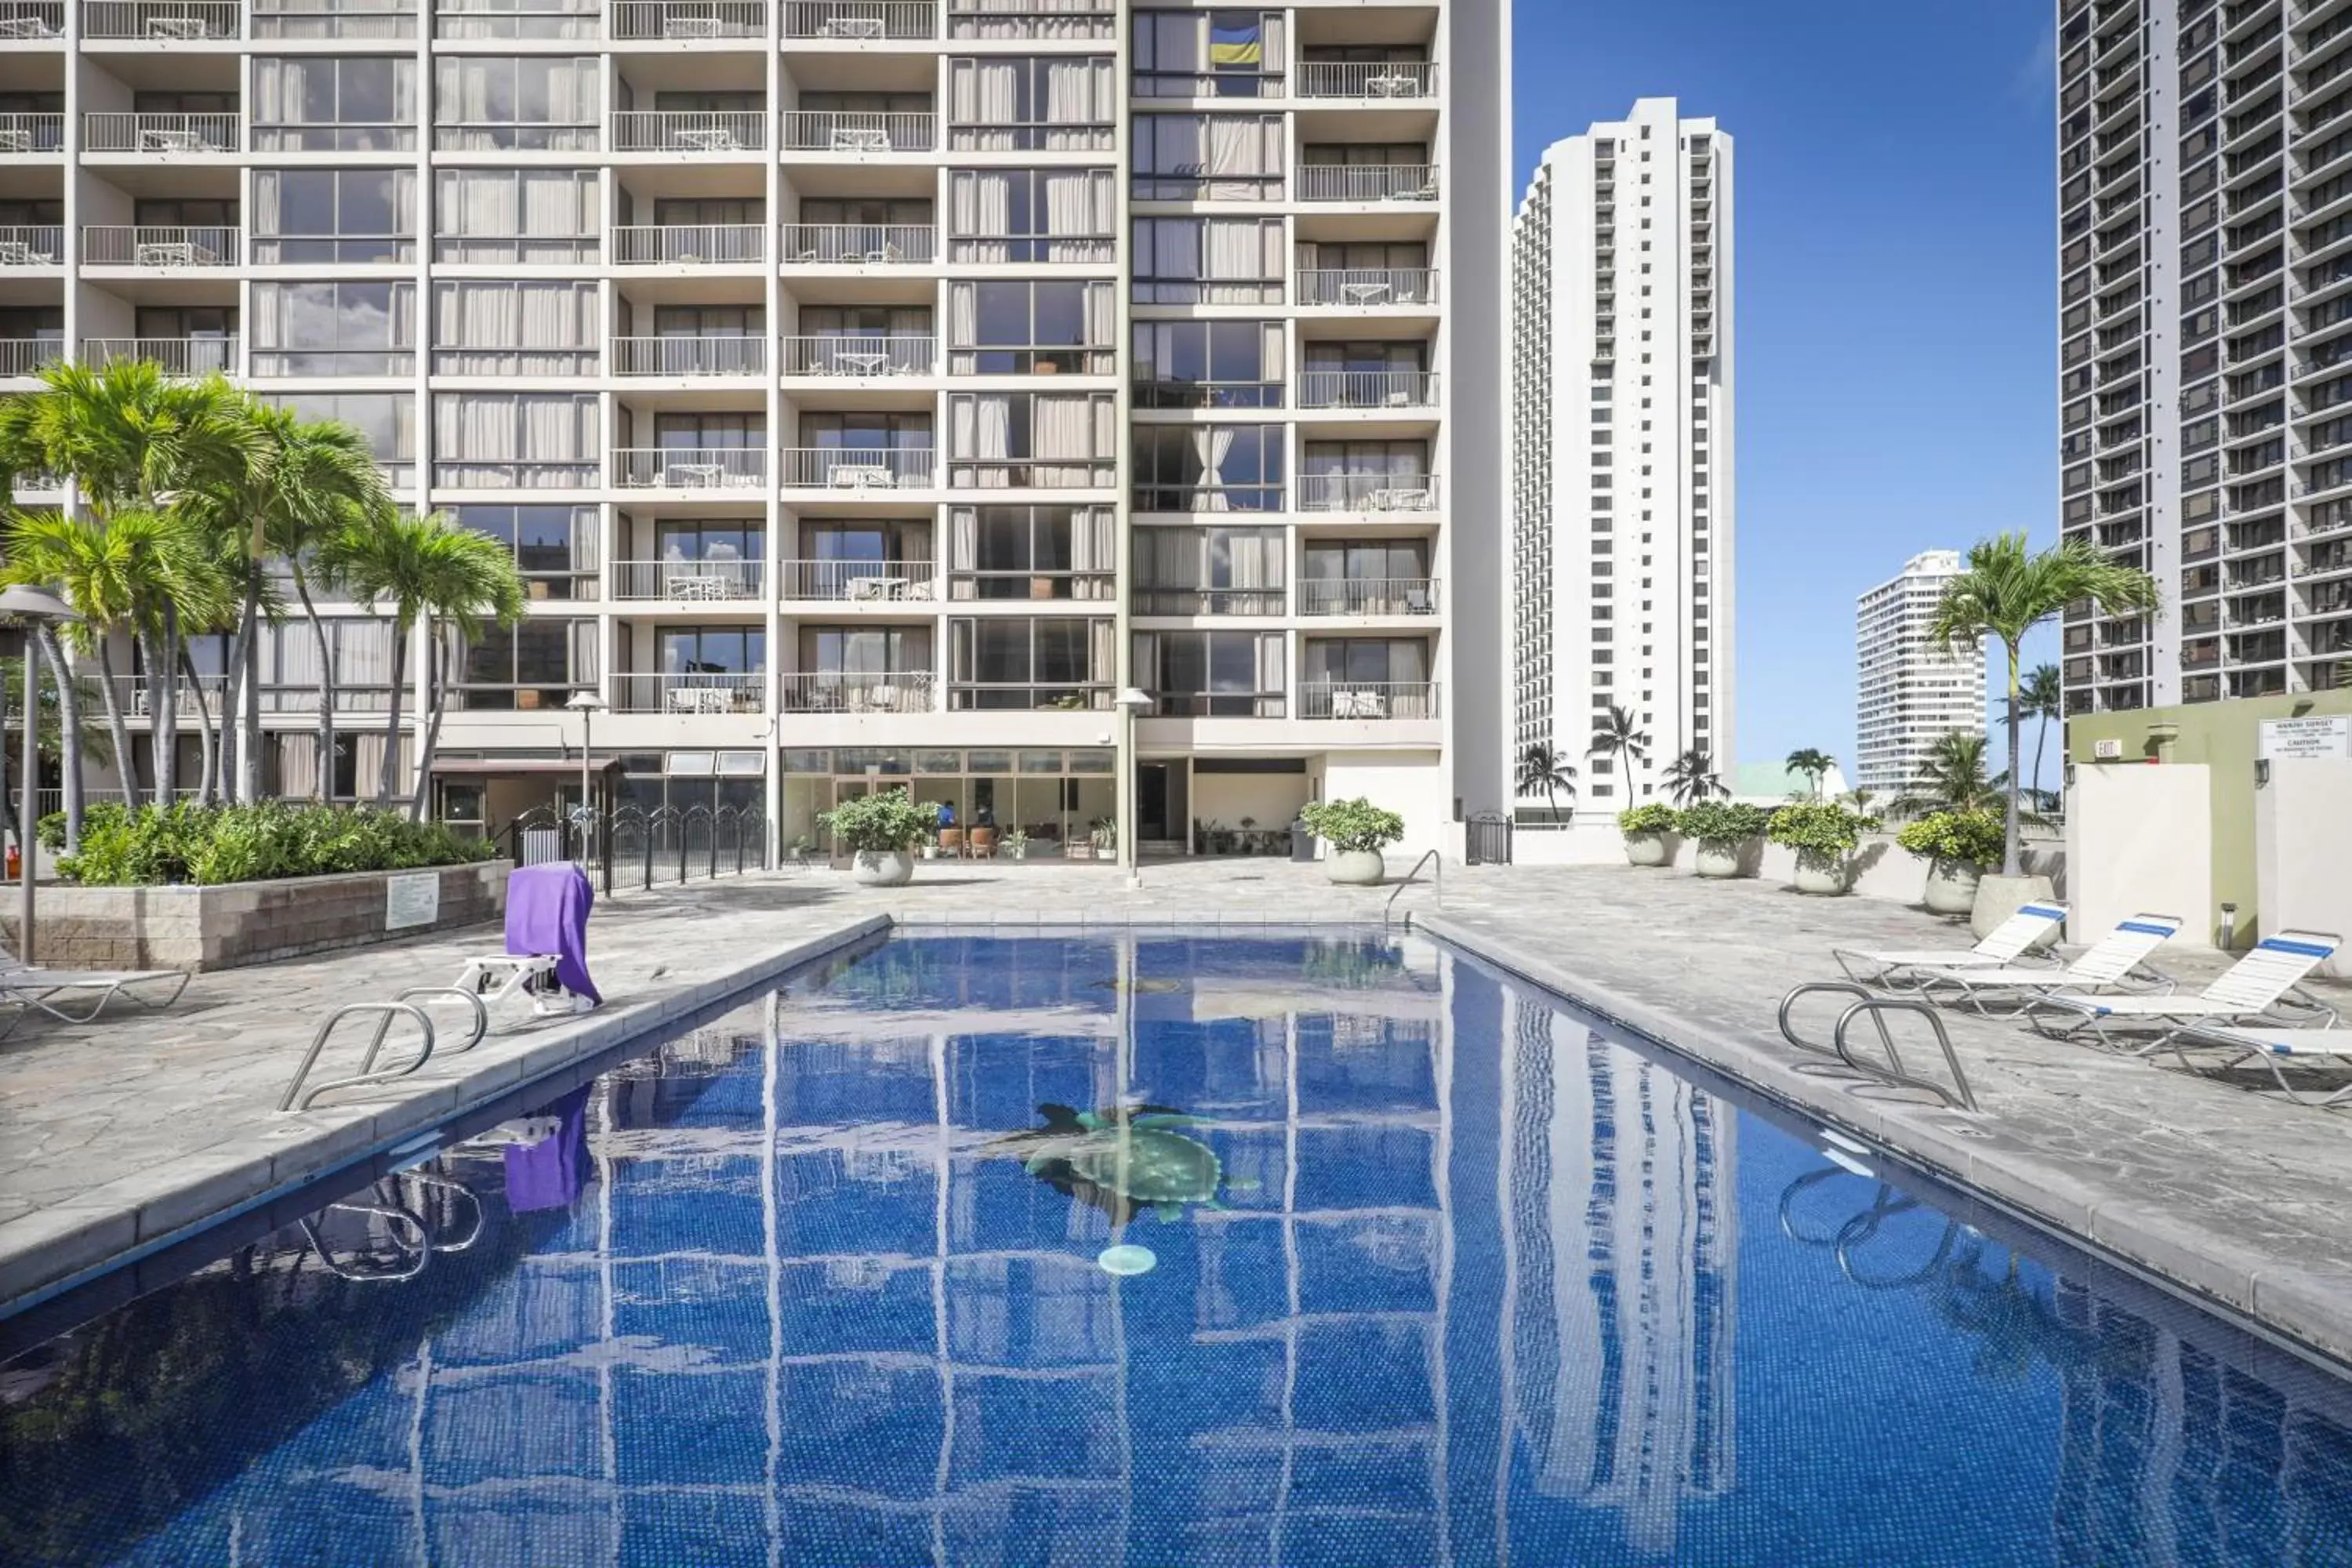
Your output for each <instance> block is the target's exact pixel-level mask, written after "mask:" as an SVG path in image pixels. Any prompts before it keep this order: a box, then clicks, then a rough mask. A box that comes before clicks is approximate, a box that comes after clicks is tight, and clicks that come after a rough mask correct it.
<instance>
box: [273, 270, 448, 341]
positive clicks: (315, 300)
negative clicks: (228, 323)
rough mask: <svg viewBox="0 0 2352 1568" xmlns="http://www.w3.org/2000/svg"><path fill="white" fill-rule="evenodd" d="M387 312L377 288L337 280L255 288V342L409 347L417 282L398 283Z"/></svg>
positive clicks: (414, 315) (414, 336)
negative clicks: (378, 298) (379, 297)
mask: <svg viewBox="0 0 2352 1568" xmlns="http://www.w3.org/2000/svg"><path fill="white" fill-rule="evenodd" d="M390 301H391V310H390V313H389V314H388V315H387V314H386V313H385V311H384V310H383V307H382V304H381V303H380V301H379V300H377V299H376V296H375V291H374V289H373V288H372V287H366V286H351V287H344V286H339V285H337V284H333V283H273V282H262V283H256V284H255V285H254V286H253V316H252V321H253V346H254V347H255V348H256V349H263V350H286V349H311V350H320V349H409V348H415V346H416V285H415V284H414V283H394V284H393V285H392V286H391V289H390Z"/></svg>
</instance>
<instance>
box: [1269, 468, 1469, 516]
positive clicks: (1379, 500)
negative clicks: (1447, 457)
mask: <svg viewBox="0 0 2352 1568" xmlns="http://www.w3.org/2000/svg"><path fill="white" fill-rule="evenodd" d="M1297 495H1298V500H1297V505H1298V510H1301V511H1433V510H1436V507H1437V496H1438V487H1437V476H1436V475H1434V474H1396V473H1371V474H1302V475H1300V476H1299V479H1298V491H1297Z"/></svg>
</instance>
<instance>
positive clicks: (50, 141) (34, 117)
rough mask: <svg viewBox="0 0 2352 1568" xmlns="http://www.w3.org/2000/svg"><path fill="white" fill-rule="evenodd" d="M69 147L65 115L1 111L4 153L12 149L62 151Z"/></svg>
mask: <svg viewBox="0 0 2352 1568" xmlns="http://www.w3.org/2000/svg"><path fill="white" fill-rule="evenodd" d="M65 147H66V117H65V116H64V115H62V114H0V157H5V156H7V155H9V154H11V153H62V152H64V151H65Z"/></svg>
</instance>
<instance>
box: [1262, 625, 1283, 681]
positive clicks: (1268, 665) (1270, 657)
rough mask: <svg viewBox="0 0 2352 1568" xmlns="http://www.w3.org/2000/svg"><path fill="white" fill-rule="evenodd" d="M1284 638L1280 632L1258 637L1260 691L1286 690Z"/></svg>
mask: <svg viewBox="0 0 2352 1568" xmlns="http://www.w3.org/2000/svg"><path fill="white" fill-rule="evenodd" d="M1282 645H1283V637H1282V634H1281V633H1280V632H1260V633H1259V634H1258V637H1257V689H1259V690H1260V691H1267V692H1272V691H1281V690H1284V689H1286V678H1285V669H1284V666H1285V664H1286V660H1285V659H1284V658H1283V646H1282Z"/></svg>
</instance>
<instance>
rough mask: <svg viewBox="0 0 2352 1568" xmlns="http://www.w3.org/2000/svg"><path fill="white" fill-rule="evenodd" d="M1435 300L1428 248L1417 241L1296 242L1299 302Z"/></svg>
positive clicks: (1350, 303) (1419, 302)
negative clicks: (1297, 243)
mask: <svg viewBox="0 0 2352 1568" xmlns="http://www.w3.org/2000/svg"><path fill="white" fill-rule="evenodd" d="M1436 298H1437V275H1436V274H1435V273H1434V272H1433V271H1431V270H1430V266H1429V247H1428V246H1427V245H1426V244H1424V243H1423V242H1421V241H1419V240H1401V241H1391V240H1355V241H1351V242H1349V243H1347V244H1333V243H1330V242H1328V241H1309V240H1301V241H1300V242H1299V245H1298V302H1299V303H1300V304H1302V305H1347V306H1357V307H1361V306H1364V305H1426V304H1429V303H1431V302H1433V300H1435V299H1436Z"/></svg>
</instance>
